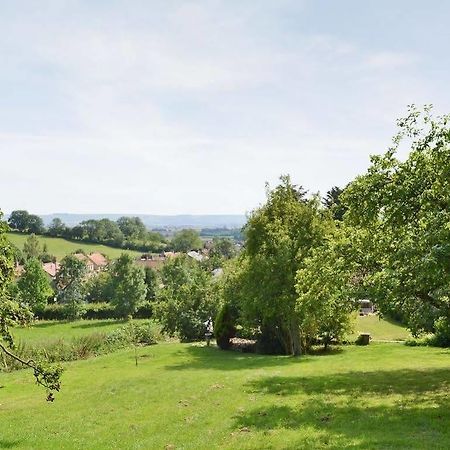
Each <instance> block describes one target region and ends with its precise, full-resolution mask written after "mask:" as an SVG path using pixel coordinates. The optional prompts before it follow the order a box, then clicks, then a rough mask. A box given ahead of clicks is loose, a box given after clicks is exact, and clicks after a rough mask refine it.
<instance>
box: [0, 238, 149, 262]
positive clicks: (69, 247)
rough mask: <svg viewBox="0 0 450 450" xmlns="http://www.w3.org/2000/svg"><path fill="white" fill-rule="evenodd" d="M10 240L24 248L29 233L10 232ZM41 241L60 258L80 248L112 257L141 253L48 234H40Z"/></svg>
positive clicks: (87, 251)
mask: <svg viewBox="0 0 450 450" xmlns="http://www.w3.org/2000/svg"><path fill="white" fill-rule="evenodd" d="M7 236H8V240H9V241H10V242H11V243H13V244H14V245H15V246H16V247H18V248H19V249H21V250H22V249H23V244H24V242H25V241H26V239H27V238H28V236H29V235H28V234H22V233H8V234H7ZM38 239H39V242H40V244H41V246H42V245H44V244H46V245H47V249H48V253H50V254H51V255H54V256H56V258H57V259H58V260H61V259H62V258H64V256H66V255H68V254H70V253H74V252H75V251H77V250H79V249H83V250H84V251H85V252H86V253H92V252H100V253H103V254H104V255H106V256H107V257H108V258H110V259H116V258H118V257H119V256H120V255H121V254H122V253H129V254H131V255H134V256H138V255H140V254H141V253H139V252H136V251H133V250H122V249H120V248H113V247H108V246H107V245H101V244H89V243H86V242H73V241H67V240H66V239H62V238H53V237H48V236H38Z"/></svg>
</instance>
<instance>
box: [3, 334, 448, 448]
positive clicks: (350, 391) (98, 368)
mask: <svg viewBox="0 0 450 450" xmlns="http://www.w3.org/2000/svg"><path fill="white" fill-rule="evenodd" d="M138 361H139V362H138V365H137V366H136V365H135V355H134V351H133V350H131V351H130V350H125V351H119V352H117V353H114V354H110V355H105V356H101V357H97V358H93V359H89V360H83V361H76V362H73V363H68V364H65V373H64V375H63V379H62V381H63V388H62V391H61V392H60V393H59V394H58V395H57V398H56V400H55V402H54V403H47V402H45V395H44V392H43V391H42V389H40V388H38V387H36V386H35V385H34V384H33V379H32V374H31V373H30V371H28V370H24V371H18V372H14V373H9V374H0V386H1V389H0V424H1V427H0V448H17V449H125V448H126V449H214V448H220V449H233V450H234V449H321V448H326V449H345V448H351V449H361V450H362V449H364V450H366V449H397V448H398V449H447V448H450V427H449V424H450V400H449V387H450V364H449V362H450V353H449V351H448V350H443V349H438V348H426V347H407V346H404V345H402V344H386V343H379V344H371V345H369V346H367V347H357V346H348V347H343V348H342V349H340V350H334V351H332V352H330V353H327V354H322V355H309V356H303V357H300V358H292V357H282V356H263V355H254V354H240V353H237V352H224V351H221V350H218V349H217V348H216V347H205V346H204V345H203V344H178V343H164V344H158V345H156V346H151V347H143V348H139V349H138Z"/></svg>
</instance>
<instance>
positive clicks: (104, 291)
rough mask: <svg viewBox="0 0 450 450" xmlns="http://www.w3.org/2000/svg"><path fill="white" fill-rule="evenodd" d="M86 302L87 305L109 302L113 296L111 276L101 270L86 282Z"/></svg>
mask: <svg viewBox="0 0 450 450" xmlns="http://www.w3.org/2000/svg"><path fill="white" fill-rule="evenodd" d="M86 291H87V293H86V301H88V302H89V303H98V302H110V301H111V300H112V298H113V296H114V287H113V282H112V278H111V274H110V273H109V272H108V271H106V270H102V271H100V272H98V273H94V274H92V275H91V276H90V277H89V278H88V279H87V280H86Z"/></svg>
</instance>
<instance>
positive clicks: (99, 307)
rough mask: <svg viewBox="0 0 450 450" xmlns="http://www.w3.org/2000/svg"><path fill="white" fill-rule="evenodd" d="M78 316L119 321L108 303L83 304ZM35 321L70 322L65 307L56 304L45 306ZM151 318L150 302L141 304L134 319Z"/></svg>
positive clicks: (69, 316) (115, 312) (113, 308)
mask: <svg viewBox="0 0 450 450" xmlns="http://www.w3.org/2000/svg"><path fill="white" fill-rule="evenodd" d="M80 315H81V317H82V318H83V319H89V320H104V319H119V318H120V316H119V315H118V314H117V311H116V309H115V307H114V305H112V304H110V303H85V304H83V305H82V307H81V311H80ZM35 316H36V318H37V319H41V320H70V319H71V315H70V314H68V311H67V308H66V305H60V304H58V303H54V304H50V305H46V306H45V308H44V309H43V310H42V311H38V312H37V313H36V314H35ZM151 316H152V305H151V303H150V302H145V303H143V304H142V305H141V306H140V307H139V308H138V310H137V311H136V313H135V314H134V317H135V318H136V319H150V318H151Z"/></svg>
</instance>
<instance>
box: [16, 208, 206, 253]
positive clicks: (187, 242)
mask: <svg viewBox="0 0 450 450" xmlns="http://www.w3.org/2000/svg"><path fill="white" fill-rule="evenodd" d="M8 224H9V226H10V227H11V229H13V230H15V231H17V232H21V233H32V234H37V235H46V236H50V237H61V238H64V239H69V240H72V241H77V242H88V243H94V244H104V245H109V246H112V247H117V248H123V249H127V250H137V251H141V252H155V253H158V252H161V251H163V250H173V251H189V250H194V249H199V248H202V247H203V243H202V241H201V240H200V237H199V233H198V232H197V231H196V230H180V231H179V232H177V233H175V235H174V236H173V238H172V239H171V240H166V239H165V238H164V237H163V236H162V235H161V234H160V233H157V232H154V231H149V230H147V228H146V227H145V225H144V223H143V222H142V220H141V219H140V218H139V217H121V218H119V219H118V220H117V221H112V220H110V219H99V220H95V219H91V220H86V221H83V222H81V223H80V224H79V225H76V226H74V227H68V226H67V225H65V224H64V223H63V222H62V220H61V219H59V218H54V219H53V220H52V222H51V223H50V225H49V226H48V227H45V225H44V223H43V221H42V219H41V218H40V217H39V216H36V215H34V214H29V213H28V211H25V210H16V211H13V212H12V213H11V215H10V217H9V219H8Z"/></svg>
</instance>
